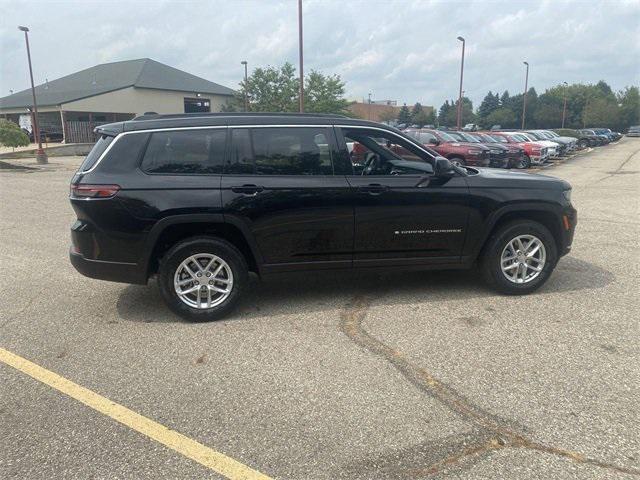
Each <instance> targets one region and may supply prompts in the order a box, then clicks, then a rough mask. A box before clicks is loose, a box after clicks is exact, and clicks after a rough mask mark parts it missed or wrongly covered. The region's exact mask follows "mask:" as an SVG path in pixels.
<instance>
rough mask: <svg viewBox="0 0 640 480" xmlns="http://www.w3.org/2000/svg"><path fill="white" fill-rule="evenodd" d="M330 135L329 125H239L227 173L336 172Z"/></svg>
mask: <svg viewBox="0 0 640 480" xmlns="http://www.w3.org/2000/svg"><path fill="white" fill-rule="evenodd" d="M328 138H329V131H328V130H327V129H325V128H305V127H301V128H298V127H295V128H279V127H273V128H271V127H265V128H252V129H236V130H234V131H233V133H232V140H231V152H230V153H231V155H230V158H229V165H228V167H227V170H226V173H231V174H252V173H255V174H256V175H332V174H333V167H332V162H331V148H330V144H329V140H328Z"/></svg>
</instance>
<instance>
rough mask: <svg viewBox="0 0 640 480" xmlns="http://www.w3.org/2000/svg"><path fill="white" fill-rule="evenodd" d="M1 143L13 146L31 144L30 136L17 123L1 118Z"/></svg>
mask: <svg viewBox="0 0 640 480" xmlns="http://www.w3.org/2000/svg"><path fill="white" fill-rule="evenodd" d="M0 144H2V145H5V146H7V147H13V148H15V147H26V146H27V145H29V137H28V136H27V134H26V133H24V132H23V131H22V130H21V129H20V127H19V126H18V125H17V124H15V123H13V122H10V121H9V120H4V119H0Z"/></svg>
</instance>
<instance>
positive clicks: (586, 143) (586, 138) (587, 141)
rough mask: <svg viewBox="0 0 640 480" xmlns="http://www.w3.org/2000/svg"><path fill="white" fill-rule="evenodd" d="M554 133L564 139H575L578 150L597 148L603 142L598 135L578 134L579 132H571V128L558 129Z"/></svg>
mask: <svg viewBox="0 0 640 480" xmlns="http://www.w3.org/2000/svg"><path fill="white" fill-rule="evenodd" d="M554 132H556V133H557V134H558V135H561V136H564V137H573V138H575V139H576V140H577V142H578V148H587V147H599V146H600V145H604V141H603V140H602V138H601V137H599V136H598V135H590V134H586V133H580V131H579V130H573V129H571V128H558V129H556V130H554Z"/></svg>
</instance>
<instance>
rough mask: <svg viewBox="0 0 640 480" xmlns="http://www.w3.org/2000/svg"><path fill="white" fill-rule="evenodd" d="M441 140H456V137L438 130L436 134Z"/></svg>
mask: <svg viewBox="0 0 640 480" xmlns="http://www.w3.org/2000/svg"><path fill="white" fill-rule="evenodd" d="M437 135H438V136H439V137H440V138H441V139H442V141H443V142H457V141H458V139H456V138H454V137H452V136H451V135H449V134H448V133H445V132H438V134H437Z"/></svg>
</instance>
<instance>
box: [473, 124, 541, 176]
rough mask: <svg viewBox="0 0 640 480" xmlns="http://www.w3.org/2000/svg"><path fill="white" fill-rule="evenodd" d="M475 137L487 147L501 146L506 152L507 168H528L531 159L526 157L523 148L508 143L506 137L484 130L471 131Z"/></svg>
mask: <svg viewBox="0 0 640 480" xmlns="http://www.w3.org/2000/svg"><path fill="white" fill-rule="evenodd" d="M470 135H473V136H474V137H475V138H477V139H478V140H480V141H481V142H482V143H484V144H485V145H487V146H488V147H489V148H492V147H493V148H495V147H502V148H505V149H506V151H507V152H506V153H507V168H520V169H522V168H528V167H529V165H530V164H531V160H530V159H529V160H528V159H527V158H526V155H525V151H524V148H523V147H521V146H520V145H518V144H516V143H509V142H508V141H507V139H505V138H503V137H499V136H497V135H495V136H494V135H491V134H489V133H484V132H473V133H471V134H470Z"/></svg>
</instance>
